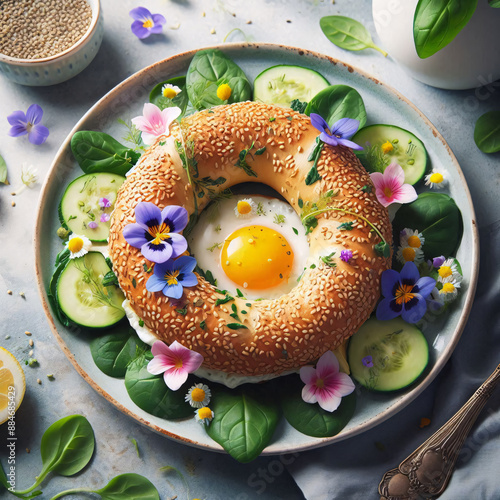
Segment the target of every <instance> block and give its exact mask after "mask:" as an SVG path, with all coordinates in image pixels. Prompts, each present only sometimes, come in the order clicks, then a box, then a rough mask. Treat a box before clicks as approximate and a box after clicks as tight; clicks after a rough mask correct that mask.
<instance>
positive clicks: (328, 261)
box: [320, 252, 337, 267]
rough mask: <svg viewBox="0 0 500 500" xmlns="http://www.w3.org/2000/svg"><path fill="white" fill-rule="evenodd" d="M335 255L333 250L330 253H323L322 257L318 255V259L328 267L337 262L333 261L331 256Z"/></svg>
mask: <svg viewBox="0 0 500 500" xmlns="http://www.w3.org/2000/svg"><path fill="white" fill-rule="evenodd" d="M334 255H335V252H332V253H331V254H330V255H325V256H323V257H320V259H321V260H322V261H323V262H324V263H325V264H326V265H327V266H330V267H337V264H336V263H335V262H333V260H332V259H333V256H334Z"/></svg>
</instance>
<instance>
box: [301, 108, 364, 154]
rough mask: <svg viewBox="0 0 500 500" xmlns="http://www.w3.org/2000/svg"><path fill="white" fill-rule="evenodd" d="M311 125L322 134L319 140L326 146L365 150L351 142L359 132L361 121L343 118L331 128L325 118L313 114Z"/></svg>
mask: <svg viewBox="0 0 500 500" xmlns="http://www.w3.org/2000/svg"><path fill="white" fill-rule="evenodd" d="M311 124H312V125H313V127H315V128H317V129H318V130H319V131H320V132H321V134H320V136H319V138H320V139H321V140H322V141H323V142H325V143H326V144H330V146H345V147H347V148H351V149H363V148H362V147H361V146H359V145H358V144H356V143H355V142H352V141H350V140H349V139H350V138H351V137H352V136H353V135H354V134H355V133H356V132H357V130H358V128H359V120H353V119H352V118H342V119H341V120H339V121H338V122H335V123H334V124H333V126H332V127H331V128H330V127H329V126H328V123H326V121H325V119H324V118H323V117H321V116H320V115H318V114H316V113H311Z"/></svg>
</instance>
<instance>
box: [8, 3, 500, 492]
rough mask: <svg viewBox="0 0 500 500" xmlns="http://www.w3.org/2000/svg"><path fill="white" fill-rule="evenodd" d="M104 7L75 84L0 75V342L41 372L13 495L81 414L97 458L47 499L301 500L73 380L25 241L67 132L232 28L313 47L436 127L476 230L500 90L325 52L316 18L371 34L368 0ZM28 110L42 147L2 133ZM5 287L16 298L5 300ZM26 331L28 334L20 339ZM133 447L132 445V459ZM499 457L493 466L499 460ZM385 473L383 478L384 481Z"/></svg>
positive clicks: (256, 470)
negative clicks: (148, 27)
mask: <svg viewBox="0 0 500 500" xmlns="http://www.w3.org/2000/svg"><path fill="white" fill-rule="evenodd" d="M139 5H144V6H146V7H147V8H149V9H150V10H151V11H152V12H160V13H162V14H163V15H164V16H165V17H166V19H167V24H166V26H165V29H164V32H163V34H162V35H159V36H157V37H155V38H150V39H148V40H145V41H140V40H138V39H137V38H136V37H135V36H134V35H133V34H132V33H131V31H130V24H131V21H132V20H131V18H130V17H129V15H128V12H129V11H130V10H131V9H132V8H134V7H137V6H139ZM102 9H103V14H104V23H105V35H104V40H103V44H102V47H101V49H100V51H99V53H98V55H97V57H96V59H95V60H94V61H93V62H92V63H91V64H90V66H89V67H88V68H87V69H85V70H84V71H83V72H82V73H81V74H80V75H78V76H76V77H75V78H73V79H72V80H70V81H67V82H65V83H62V84H59V85H56V86H52V87H38V88H36V87H23V86H19V85H17V84H14V83H12V82H10V81H8V80H7V79H5V78H3V77H1V76H0V137H1V140H0V154H1V155H2V156H3V157H4V158H5V160H6V162H7V165H8V170H9V175H8V178H9V180H10V183H11V186H3V185H2V186H0V345H2V346H4V347H5V348H7V349H8V350H10V351H11V352H12V353H13V354H14V355H16V356H17V357H18V359H20V360H25V359H27V358H28V353H29V351H30V349H31V348H30V347H29V345H28V341H29V338H31V339H33V342H34V347H33V350H34V356H35V357H36V358H37V360H38V361H39V366H37V367H25V373H26V380H27V394H26V397H25V401H24V402H23V404H22V406H21V408H20V410H19V412H18V413H17V415H16V426H17V437H18V442H17V443H18V457H17V459H18V462H17V467H18V468H17V471H18V487H20V488H21V487H27V486H29V485H30V484H31V482H32V480H33V478H34V475H35V474H36V473H37V472H38V471H39V470H40V467H41V461H40V454H39V447H40V439H41V436H42V433H43V431H44V430H45V429H46V428H47V427H48V426H49V425H50V424H52V423H53V422H54V421H55V420H57V419H59V418H62V417H63V416H66V415H69V414H74V413H80V414H83V415H85V416H87V418H88V419H89V420H90V422H91V423H92V425H93V428H94V431H95V433H96V443H97V447H96V453H95V456H94V458H93V460H92V462H91V465H90V467H87V468H86V469H85V470H84V471H83V472H82V473H81V474H79V475H78V476H76V477H75V478H73V479H68V478H62V477H53V478H50V479H48V480H47V481H46V482H45V486H44V488H43V489H44V495H43V498H50V497H52V496H53V495H55V494H56V493H57V492H59V491H62V490H64V489H67V488H70V487H76V486H77V485H82V486H85V487H93V486H95V487H100V486H102V485H104V484H105V483H106V482H107V481H108V480H109V479H110V478H111V477H113V476H115V475H117V474H120V473H124V472H131V471H134V472H138V473H140V474H143V475H145V476H147V477H148V478H149V479H150V480H151V481H152V482H153V483H154V484H155V485H156V487H157V488H158V490H159V491H160V495H161V498H162V499H170V498H173V497H175V496H176V495H177V498H179V499H183V498H188V499H190V498H199V499H239V500H246V499H253V498H259V499H266V500H268V499H269V500H271V499H281V498H283V499H285V498H286V499H287V500H295V499H301V498H304V496H303V493H302V492H301V490H300V488H299V487H298V486H297V484H296V483H295V482H294V481H293V479H292V477H291V476H290V475H289V473H288V472H287V471H286V469H285V468H284V467H281V466H279V464H278V466H277V462H276V460H279V458H276V457H265V458H259V459H257V460H256V461H254V462H252V463H250V464H246V465H241V464H237V463H236V462H235V461H234V460H232V459H231V458H230V457H229V456H227V455H222V454H214V453H210V452H207V451H201V450H197V449H193V448H190V447H187V446H184V445H181V444H179V443H176V442H173V441H170V440H168V439H165V438H161V437H159V436H157V435H156V434H154V433H152V432H151V431H149V430H148V429H146V428H143V427H141V425H139V424H138V423H136V422H135V421H132V420H131V419H129V418H128V417H127V416H125V415H123V414H121V413H120V412H119V411H118V410H117V409H115V408H114V407H113V406H112V405H111V404H110V403H108V402H107V401H106V400H104V399H103V398H102V397H101V396H99V395H98V394H97V393H96V392H94V391H93V389H92V388H91V387H90V386H88V385H87V383H86V382H85V381H84V380H83V379H81V378H80V376H79V375H78V374H77V372H76V371H75V370H74V368H73V367H72V365H71V364H70V362H69V361H68V360H67V359H66V357H65V355H64V354H63V353H62V351H61V350H60V348H59V347H58V345H57V343H56V341H55V339H54V338H53V336H52V333H51V332H50V329H49V326H48V323H47V320H46V318H45V315H44V313H43V310H42V307H41V303H40V299H39V297H38V291H37V286H36V282H35V272H34V257H33V256H34V252H33V248H32V239H33V230H34V219H35V211H36V206H37V199H38V196H39V193H40V186H41V183H42V182H43V178H44V177H45V175H46V174H47V172H48V169H49V167H50V164H51V162H52V160H53V158H54V156H55V153H56V152H57V150H58V148H59V146H60V144H61V143H62V141H63V140H64V138H65V137H66V136H67V135H68V133H69V131H70V130H71V129H72V128H73V126H74V125H75V123H76V122H77V121H78V120H79V118H80V117H81V116H82V115H83V114H84V113H85V112H86V111H87V109H88V108H89V107H90V106H92V105H93V104H94V103H95V102H96V101H97V100H98V99H99V98H100V97H101V96H102V95H104V94H105V93H106V92H107V91H109V90H110V89H112V88H113V87H114V86H115V85H117V84H118V83H119V82H121V81H122V80H123V79H125V78H127V77H128V76H130V75H131V74H133V73H135V72H136V71H138V70H140V69H142V68H143V67H145V66H147V65H149V64H152V63H154V62H155V61H158V60H160V59H163V58H165V57H169V56H171V55H174V54H176V53H180V52H183V51H186V50H190V49H195V48H201V47H204V46H209V45H213V44H217V43H222V42H223V41H224V38H225V37H226V35H227V34H228V33H229V32H230V31H231V30H233V29H234V28H240V30H242V31H234V32H233V33H231V34H230V35H229V37H228V41H244V40H245V38H246V39H247V40H251V41H258V42H275V43H280V44H287V45H293V46H296V47H302V48H306V49H311V50H315V51H318V52H322V53H324V54H328V55H331V56H333V57H336V58H339V59H341V60H343V61H345V62H347V63H350V64H352V65H354V66H357V67H360V68H362V69H363V70H365V71H366V72H369V73H371V74H372V75H373V76H375V77H376V78H378V79H380V80H382V81H385V82H386V83H388V84H390V85H392V86H394V87H396V88H397V89H398V90H400V91H401V92H402V93H403V94H404V95H405V96H406V97H407V98H409V99H410V100H411V101H412V102H414V103H415V104H416V105H417V106H418V107H419V108H420V109H421V110H422V111H423V113H424V114H425V115H427V117H428V118H429V119H430V120H431V122H433V123H434V125H435V126H436V127H437V129H438V130H439V131H440V132H441V133H442V134H443V136H444V137H445V139H446V140H447V141H448V144H449V145H450V147H451V149H452V150H453V151H454V153H455V154H456V156H457V157H458V160H459V162H460V164H461V166H462V168H463V170H464V174H465V177H466V179H467V182H468V184H469V187H470V190H471V193H472V198H473V201H474V204H475V209H476V213H477V222H478V225H479V227H480V228H481V227H485V226H488V225H490V224H492V223H493V222H495V221H496V220H498V218H499V213H500V212H499V204H500V202H499V198H500V197H499V196H498V193H499V180H500V176H499V170H498V167H499V156H498V155H492V156H487V155H484V154H482V153H481V152H480V151H479V150H478V149H477V148H476V146H475V144H474V142H473V126H474V123H475V120H476V119H477V117H479V116H480V115H481V114H482V113H484V112H486V111H488V110H490V109H495V107H496V108H497V109H498V108H500V92H499V91H498V87H497V86H494V85H493V86H490V87H491V88H490V90H489V93H488V95H487V97H486V98H484V95H485V94H484V91H483V93H482V94H481V96H483V97H481V98H479V97H477V94H475V92H474V90H470V91H443V90H437V89H434V88H431V87H428V86H426V85H423V84H421V83H419V82H417V81H415V80H413V79H411V78H410V77H409V76H407V75H406V74H405V73H404V71H403V70H402V69H401V68H400V67H399V66H398V65H397V64H396V63H395V62H394V61H393V60H391V58H390V57H388V58H384V57H382V56H381V55H380V54H379V53H377V52H375V51H365V52H362V53H352V52H346V51H342V50H340V49H339V48H337V47H335V46H333V45H332V44H331V43H330V42H329V41H328V40H327V39H326V38H325V37H324V35H323V34H322V32H321V31H320V28H319V19H320V18H321V17H322V16H324V15H329V14H342V15H346V16H351V17H355V18H357V19H359V20H360V21H362V22H363V23H364V24H365V25H366V26H368V27H370V28H371V31H372V33H374V29H373V23H372V19H371V2H370V1H369V0H357V1H356V2H351V1H348V0H337V1H336V2H334V3H333V2H331V1H330V0H328V1H327V0H324V1H320V0H309V1H308V0H293V1H292V0H288V1H287V0H252V1H251V2H248V1H243V0H225V1H224V0H147V1H144V3H143V4H141V3H138V1H137V0H136V1H130V0H123V1H121V0H102ZM250 21H251V23H249V22H250ZM374 38H375V40H376V36H374ZM475 96H476V97H475ZM32 103H37V104H39V105H40V106H42V108H43V110H44V124H45V125H46V126H47V127H48V128H49V129H50V136H49V139H48V141H47V142H46V143H45V144H43V145H42V146H34V145H32V144H30V143H29V142H28V141H27V140H26V139H25V138H12V137H9V136H8V134H7V132H8V130H9V125H8V122H7V120H6V116H7V115H8V114H10V113H11V112H13V111H15V110H17V109H23V110H26V109H27V108H28V106H29V105H30V104H32ZM450 110H453V113H450ZM23 163H27V164H31V165H33V166H35V167H36V168H37V169H38V172H39V178H40V181H39V182H38V184H36V185H35V186H34V187H33V188H32V189H27V190H25V191H24V192H23V193H22V194H21V195H19V196H16V197H12V196H11V194H10V193H11V191H12V188H15V187H17V186H18V185H19V184H20V170H21V165H22V164H23ZM12 201H15V206H12V204H11V202H12ZM7 290H12V292H13V293H12V295H9V294H7ZM21 293H23V294H24V297H23V296H21V295H20V294H21ZM25 331H30V332H32V336H31V337H28V336H26V335H25ZM7 337H8V338H7ZM492 368H493V367H492ZM47 374H53V375H54V379H53V380H49V379H48V378H47ZM37 379H40V380H41V381H42V383H41V384H38V383H37ZM457 409H458V408H457ZM396 418H397V417H396ZM5 434H6V429H5V426H3V427H0V443H5V442H6V441H5V439H6V435H5ZM131 439H135V440H136V441H137V443H138V447H139V456H138V455H137V453H136V450H135V448H134V445H133V444H132V441H131ZM27 449H29V450H30V452H29V453H28V451H27ZM5 457H6V449H5V447H4V446H3V444H2V445H1V446H0V460H1V461H2V462H4V461H5ZM402 458H403V457H402ZM496 458H497V460H498V458H500V456H499V452H498V451H497V452H496ZM283 461H285V460H282V462H283ZM394 465H396V464H394ZM164 466H172V467H175V468H177V469H178V470H179V471H180V472H181V473H182V474H183V476H184V478H185V479H186V482H187V484H188V485H189V492H187V491H186V489H185V486H184V483H183V481H182V480H181V478H180V477H179V475H177V474H176V473H175V472H172V471H170V472H165V471H161V470H160V468H161V467H164ZM384 471H385V470H380V476H381V475H382V474H383V472H384ZM360 472H361V471H360ZM263 485H264V486H263ZM374 488H376V485H374ZM374 491H376V489H374ZM375 497H376V496H374V497H373V498H375Z"/></svg>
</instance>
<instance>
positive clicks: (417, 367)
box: [347, 318, 429, 391]
mask: <svg viewBox="0 0 500 500" xmlns="http://www.w3.org/2000/svg"><path fill="white" fill-rule="evenodd" d="M347 355H348V359H349V366H350V367H351V376H352V377H353V378H354V379H356V380H357V381H358V382H359V383H360V384H361V385H363V386H365V387H366V388H367V389H372V390H374V391H396V390H399V389H403V388H404V387H407V386H408V385H410V384H411V383H413V382H414V381H415V380H416V379H417V378H418V377H419V376H420V375H421V374H422V372H423V371H424V370H425V367H426V366H427V363H428V362H429V346H428V344H427V340H426V339H425V337H424V335H423V334H422V332H421V331H420V330H419V329H418V328H417V327H416V326H415V325H412V324H409V323H406V322H405V321H403V320H402V319H401V318H396V319H392V320H390V321H379V320H377V319H375V318H370V319H369V320H368V321H366V322H365V323H364V324H363V325H362V326H361V328H360V329H359V330H358V331H357V332H356V333H355V334H354V335H353V336H352V337H351V341H350V342H349V350H348V353H347ZM368 356H371V363H372V364H373V366H366V365H367V364H370V363H369V362H368V361H369V360H368V359H366V358H367V357H368ZM363 359H364V360H365V363H363Z"/></svg>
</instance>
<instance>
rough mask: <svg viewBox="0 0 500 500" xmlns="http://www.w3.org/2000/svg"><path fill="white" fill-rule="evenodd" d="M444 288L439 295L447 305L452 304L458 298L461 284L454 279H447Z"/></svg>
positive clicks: (444, 281)
mask: <svg viewBox="0 0 500 500" xmlns="http://www.w3.org/2000/svg"><path fill="white" fill-rule="evenodd" d="M442 283H443V287H442V288H441V289H440V290H439V294H440V295H441V296H442V297H443V300H444V302H445V303H447V302H452V301H454V300H455V299H456V298H457V295H458V289H459V288H460V283H459V282H458V281H456V280H454V279H453V278H451V277H449V278H445V279H444V280H443V282H442Z"/></svg>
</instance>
